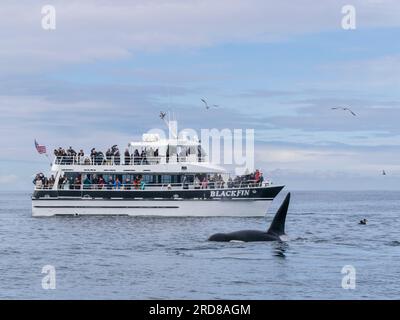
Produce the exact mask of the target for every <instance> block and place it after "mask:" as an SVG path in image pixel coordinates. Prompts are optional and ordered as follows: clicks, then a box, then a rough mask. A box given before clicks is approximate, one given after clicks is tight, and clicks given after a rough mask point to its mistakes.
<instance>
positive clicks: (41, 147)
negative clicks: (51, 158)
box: [35, 140, 46, 154]
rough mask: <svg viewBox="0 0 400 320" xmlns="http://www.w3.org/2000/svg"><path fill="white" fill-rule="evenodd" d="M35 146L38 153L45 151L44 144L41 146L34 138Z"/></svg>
mask: <svg viewBox="0 0 400 320" xmlns="http://www.w3.org/2000/svg"><path fill="white" fill-rule="evenodd" d="M35 148H36V150H37V152H39V153H40V154H42V153H46V146H41V145H40V144H39V143H38V142H37V141H36V140H35Z"/></svg>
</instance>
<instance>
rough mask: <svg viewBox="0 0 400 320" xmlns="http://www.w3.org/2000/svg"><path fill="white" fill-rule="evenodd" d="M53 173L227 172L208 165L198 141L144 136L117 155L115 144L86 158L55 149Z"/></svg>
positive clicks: (72, 152)
mask: <svg viewBox="0 0 400 320" xmlns="http://www.w3.org/2000/svg"><path fill="white" fill-rule="evenodd" d="M55 155H56V156H55V158H54V161H53V164H52V171H60V170H61V171H67V172H71V171H72V172H160V173H161V172H188V173H189V172H190V173H224V172H226V170H225V169H224V168H223V167H220V166H218V165H216V164H213V163H210V162H209V161H208V159H207V156H206V153H205V152H204V150H203V149H202V148H201V145H200V142H199V141H195V140H189V139H187V138H180V139H160V138H159V136H158V135H155V134H144V135H143V141H140V142H131V143H129V144H128V147H127V148H126V149H125V151H123V152H120V151H119V149H118V147H117V146H116V145H115V146H113V147H111V148H109V149H108V150H107V151H106V152H102V151H96V150H95V149H94V148H93V149H92V150H91V152H90V154H89V155H87V154H85V153H84V152H83V150H81V151H80V152H79V153H76V152H75V151H74V150H72V149H71V150H67V151H64V150H63V149H61V148H60V149H59V150H58V151H57V150H55Z"/></svg>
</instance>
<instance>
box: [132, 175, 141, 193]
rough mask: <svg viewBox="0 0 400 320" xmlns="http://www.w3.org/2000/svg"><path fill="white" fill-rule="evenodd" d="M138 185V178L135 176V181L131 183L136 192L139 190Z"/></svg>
mask: <svg viewBox="0 0 400 320" xmlns="http://www.w3.org/2000/svg"><path fill="white" fill-rule="evenodd" d="M139 184H140V179H139V176H136V177H135V180H134V181H133V187H134V188H135V189H136V190H137V189H139Z"/></svg>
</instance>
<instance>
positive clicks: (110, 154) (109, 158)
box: [106, 149, 112, 165]
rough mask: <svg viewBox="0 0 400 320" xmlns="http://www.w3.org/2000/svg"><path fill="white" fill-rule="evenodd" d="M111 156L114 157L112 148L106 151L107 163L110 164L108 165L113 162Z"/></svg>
mask: <svg viewBox="0 0 400 320" xmlns="http://www.w3.org/2000/svg"><path fill="white" fill-rule="evenodd" d="M111 158H112V152H111V149H108V150H107V151H106V164H108V165H110V164H111Z"/></svg>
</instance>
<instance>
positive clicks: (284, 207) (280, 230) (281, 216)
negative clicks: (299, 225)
mask: <svg viewBox="0 0 400 320" xmlns="http://www.w3.org/2000/svg"><path fill="white" fill-rule="evenodd" d="M289 202H290V192H289V193H288V194H287V195H286V198H285V200H283V202H282V204H281V206H280V207H279V209H278V211H277V212H276V213H275V217H274V219H273V220H272V222H271V225H270V227H269V229H268V231H267V233H270V234H274V235H278V236H280V235H283V234H285V221H286V214H287V212H288V208H289Z"/></svg>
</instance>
